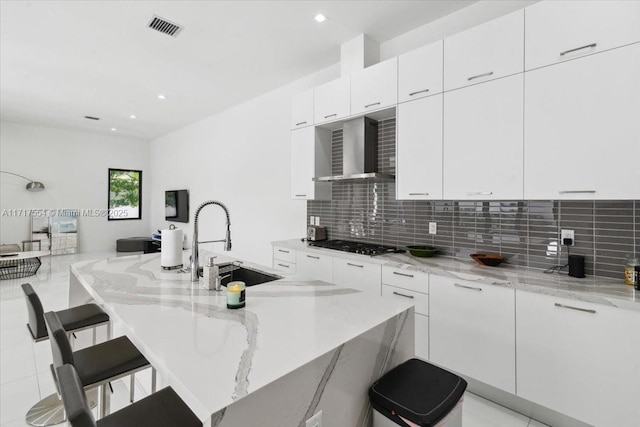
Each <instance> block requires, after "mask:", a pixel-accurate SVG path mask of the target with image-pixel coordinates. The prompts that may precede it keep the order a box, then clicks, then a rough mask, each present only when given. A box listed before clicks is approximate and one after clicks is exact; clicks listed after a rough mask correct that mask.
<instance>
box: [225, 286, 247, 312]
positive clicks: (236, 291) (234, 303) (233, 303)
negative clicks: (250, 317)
mask: <svg viewBox="0 0 640 427" xmlns="http://www.w3.org/2000/svg"><path fill="white" fill-rule="evenodd" d="M245 289H246V286H245V284H244V282H239V281H236V282H229V283H227V308H231V309H236V308H242V307H244V306H245V301H244V299H245Z"/></svg>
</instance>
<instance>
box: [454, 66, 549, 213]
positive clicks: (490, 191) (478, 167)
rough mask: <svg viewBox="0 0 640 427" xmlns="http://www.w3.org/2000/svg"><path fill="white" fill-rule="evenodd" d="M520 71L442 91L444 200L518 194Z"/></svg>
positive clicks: (520, 179)
mask: <svg viewBox="0 0 640 427" xmlns="http://www.w3.org/2000/svg"><path fill="white" fill-rule="evenodd" d="M523 76H524V73H522V74H517V75H515V76H511V77H506V78H504V79H499V80H495V81H492V82H488V83H484V84H481V85H475V86H471V87H467V88H464V89H461V90H455V91H452V92H446V93H445V94H444V199H445V200H521V199H522V197H523V190H522V185H523V165H522V163H523V141H522V134H523V117H522V116H523V99H522V98H523ZM548 156H549V159H551V158H554V159H555V158H557V157H556V156H555V154H554V153H553V151H550V152H549V154H548ZM546 167H547V168H548V167H549V166H548V163H547V165H546ZM547 173H548V172H547Z"/></svg>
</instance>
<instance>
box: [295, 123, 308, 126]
mask: <svg viewBox="0 0 640 427" xmlns="http://www.w3.org/2000/svg"><path fill="white" fill-rule="evenodd" d="M304 124H307V122H300V123H296V126H300V125H304Z"/></svg>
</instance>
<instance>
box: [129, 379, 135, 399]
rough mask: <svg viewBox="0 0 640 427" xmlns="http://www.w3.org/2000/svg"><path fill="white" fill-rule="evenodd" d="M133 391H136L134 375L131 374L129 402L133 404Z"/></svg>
mask: <svg viewBox="0 0 640 427" xmlns="http://www.w3.org/2000/svg"><path fill="white" fill-rule="evenodd" d="M135 389H136V374H131V384H130V385H129V402H131V403H133V399H134V391H135Z"/></svg>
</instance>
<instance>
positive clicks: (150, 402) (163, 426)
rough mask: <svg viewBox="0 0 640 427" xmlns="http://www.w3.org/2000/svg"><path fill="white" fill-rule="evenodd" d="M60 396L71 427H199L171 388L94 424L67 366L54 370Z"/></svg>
mask: <svg viewBox="0 0 640 427" xmlns="http://www.w3.org/2000/svg"><path fill="white" fill-rule="evenodd" d="M57 374H58V381H59V386H60V394H61V395H62V401H63V402H64V408H65V410H66V412H67V416H68V418H69V423H70V424H71V427H146V426H149V427H151V426H152V427H202V421H200V420H199V419H198V417H196V416H195V415H194V413H193V412H192V411H191V409H189V407H188V406H187V405H186V404H185V403H184V401H183V400H182V399H180V396H178V395H177V394H176V392H175V391H173V389H172V388H171V387H166V388H163V389H162V390H160V391H158V392H157V393H153V394H152V395H150V396H147V397H145V398H144V399H142V400H140V401H138V402H136V403H134V404H133V405H129V406H127V407H126V408H124V409H121V410H119V411H116V412H114V413H113V414H111V415H108V416H106V417H104V418H101V419H99V420H98V422H96V421H95V419H94V418H93V414H92V413H91V410H90V409H89V405H87V396H86V395H85V394H84V391H83V388H82V381H81V380H80V377H79V376H78V372H77V371H76V370H75V368H74V367H73V366H71V365H63V366H61V367H59V368H57Z"/></svg>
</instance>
